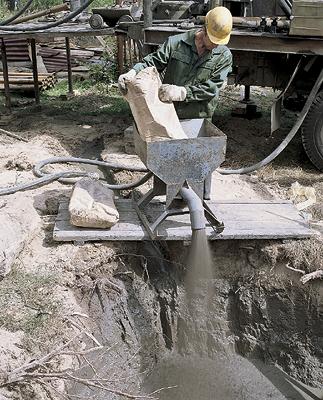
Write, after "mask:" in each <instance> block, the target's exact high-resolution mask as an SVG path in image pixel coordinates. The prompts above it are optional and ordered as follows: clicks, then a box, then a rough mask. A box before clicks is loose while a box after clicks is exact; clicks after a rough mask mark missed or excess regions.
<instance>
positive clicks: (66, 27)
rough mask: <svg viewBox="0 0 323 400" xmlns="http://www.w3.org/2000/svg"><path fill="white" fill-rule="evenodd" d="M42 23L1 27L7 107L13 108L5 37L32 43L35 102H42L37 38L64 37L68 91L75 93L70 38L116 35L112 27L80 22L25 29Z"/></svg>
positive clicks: (0, 38) (0, 40) (0, 39)
mask: <svg viewBox="0 0 323 400" xmlns="http://www.w3.org/2000/svg"><path fill="white" fill-rule="evenodd" d="M40 25H42V24H39V23H32V24H24V25H22V26H21V31H14V32H10V31H5V30H1V27H0V46H1V60H2V69H3V85H4V91H5V99H6V107H7V108H8V109H10V108H11V100H10V81H9V72H8V59H7V53H6V44H5V39H11V38H15V39H17V38H21V39H27V40H28V41H29V42H30V45H31V60H32V68H33V85H34V91H35V102H36V104H39V102H40V95H39V93H40V87H39V78H38V68H37V54H36V42H37V40H40V39H42V40H44V39H45V40H50V39H51V38H54V37H64V38H65V45H66V60H67V70H68V91H69V93H71V94H72V93H73V84H72V66H71V49H70V38H71V37H77V36H106V35H114V30H113V29H112V28H105V29H97V30H95V29H92V28H91V27H90V25H88V24H79V23H69V24H62V25H60V26H57V27H55V28H50V29H46V30H35V31H24V30H23V29H24V28H25V27H28V28H30V27H34V28H37V26H40Z"/></svg>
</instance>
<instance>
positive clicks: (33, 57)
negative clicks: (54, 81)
mask: <svg viewBox="0 0 323 400" xmlns="http://www.w3.org/2000/svg"><path fill="white" fill-rule="evenodd" d="M30 44H31V61H32V65H33V78H34V89H35V102H36V104H39V103H40V95H39V83H38V68H37V54H36V40H35V39H30Z"/></svg>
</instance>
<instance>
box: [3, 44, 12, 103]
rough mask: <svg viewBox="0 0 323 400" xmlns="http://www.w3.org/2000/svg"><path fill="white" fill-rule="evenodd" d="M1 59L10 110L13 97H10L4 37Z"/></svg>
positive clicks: (5, 91)
mask: <svg viewBox="0 0 323 400" xmlns="http://www.w3.org/2000/svg"><path fill="white" fill-rule="evenodd" d="M1 60H2V69H3V84H4V93H5V98H6V107H7V108H8V110H9V111H10V110H11V99H10V88H9V73H8V60H7V52H6V45H5V43H4V40H3V39H1Z"/></svg>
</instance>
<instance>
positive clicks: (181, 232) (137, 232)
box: [53, 199, 313, 242]
mask: <svg viewBox="0 0 323 400" xmlns="http://www.w3.org/2000/svg"><path fill="white" fill-rule="evenodd" d="M207 203H208V205H209V207H210V208H211V209H212V210H213V212H214V214H215V215H216V216H217V217H218V219H219V220H221V221H223V222H224V225H225V228H224V231H223V232H222V234H220V235H215V234H214V231H213V229H212V228H211V227H207V234H208V238H209V239H210V240H218V239H280V238H285V239H286V238H306V237H310V236H312V235H313V231H311V230H310V228H309V225H308V223H307V222H306V221H305V220H304V218H302V216H301V215H300V214H299V212H298V210H297V209H296V208H295V207H294V205H293V204H292V203H291V202H288V201H257V202H241V201H240V202H228V201H223V202H212V201H209V202H207ZM116 207H117V209H118V210H119V213H120V221H119V222H118V224H116V225H115V226H114V227H112V228H111V229H106V230H104V229H90V228H77V227H75V226H72V225H70V223H69V212H68V203H67V202H66V201H65V202H61V203H60V207H59V211H58V215H57V219H56V223H55V227H54V232H53V237H54V240H57V241H63V242H64V241H75V242H86V241H101V240H108V241H110V240H118V241H138V240H149V235H148V234H147V233H146V231H145V228H144V227H143V225H142V223H141V221H140V220H139V217H138V215H137V213H136V211H135V209H134V207H133V203H132V200H128V199H117V200H116ZM162 209H163V204H162V203H158V202H156V203H155V204H153V205H152V206H151V207H150V208H149V216H148V217H150V218H151V217H153V218H154V217H156V216H157V215H158V214H159V213H160V212H161V211H162ZM191 233H192V232H191V225H190V219H189V216H188V215H181V216H173V217H169V218H168V219H167V220H166V221H164V222H163V223H162V225H160V227H159V229H158V234H159V236H160V239H163V240H190V238H191Z"/></svg>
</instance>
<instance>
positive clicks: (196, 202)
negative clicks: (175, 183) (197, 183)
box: [179, 187, 206, 231]
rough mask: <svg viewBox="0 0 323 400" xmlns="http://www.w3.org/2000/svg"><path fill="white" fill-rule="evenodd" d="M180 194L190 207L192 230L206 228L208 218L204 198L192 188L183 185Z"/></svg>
mask: <svg viewBox="0 0 323 400" xmlns="http://www.w3.org/2000/svg"><path fill="white" fill-rule="evenodd" d="M179 194H180V195H181V196H182V198H183V200H184V201H185V202H186V203H187V206H188V209H189V211H190V220H191V226H192V231H197V230H200V229H205V225H206V220H205V215H204V207H203V203H202V200H201V199H200V198H199V197H198V195H197V194H196V193H195V192H194V190H193V189H191V188H187V187H182V189H181V190H180V191H179Z"/></svg>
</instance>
